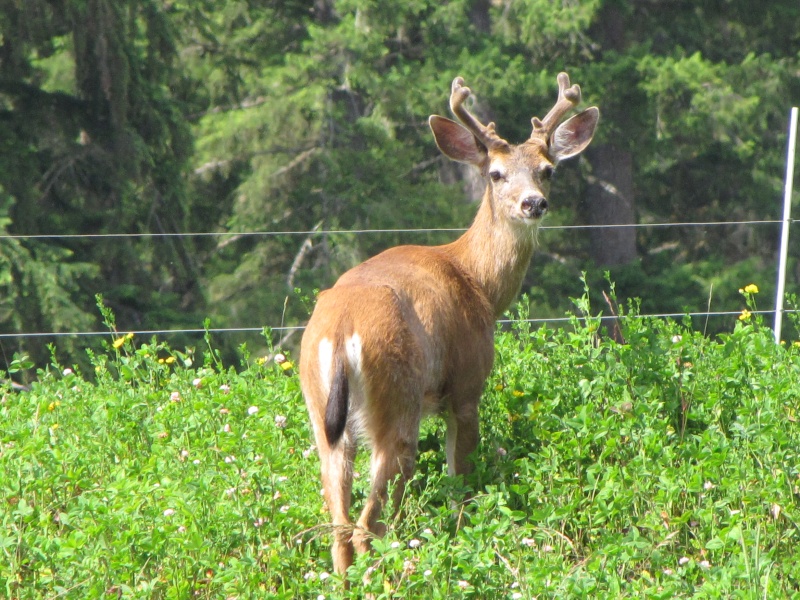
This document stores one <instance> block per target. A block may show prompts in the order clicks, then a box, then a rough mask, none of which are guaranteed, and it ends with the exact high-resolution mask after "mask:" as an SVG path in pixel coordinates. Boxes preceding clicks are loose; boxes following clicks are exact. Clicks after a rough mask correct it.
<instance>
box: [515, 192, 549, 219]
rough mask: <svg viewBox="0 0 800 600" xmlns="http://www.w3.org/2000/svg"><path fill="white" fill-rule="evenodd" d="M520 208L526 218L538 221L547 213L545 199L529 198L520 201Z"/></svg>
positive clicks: (539, 197) (538, 197)
mask: <svg viewBox="0 0 800 600" xmlns="http://www.w3.org/2000/svg"><path fill="white" fill-rule="evenodd" d="M521 208H522V212H523V213H525V216H527V217H528V218H534V219H538V218H540V217H541V216H542V215H544V213H545V211H547V198H542V197H541V196H530V197H528V198H525V200H523V201H522V206H521Z"/></svg>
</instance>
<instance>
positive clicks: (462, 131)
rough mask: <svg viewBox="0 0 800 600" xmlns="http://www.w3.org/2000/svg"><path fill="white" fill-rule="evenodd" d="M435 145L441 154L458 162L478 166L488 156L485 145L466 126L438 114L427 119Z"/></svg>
mask: <svg viewBox="0 0 800 600" xmlns="http://www.w3.org/2000/svg"><path fill="white" fill-rule="evenodd" d="M428 125H430V126H431V131H433V137H434V139H435V140H436V145H437V146H439V150H441V151H442V154H444V155H445V156H447V157H448V158H452V159H453V160H457V161H458V162H463V163H468V164H471V165H476V166H480V165H482V164H483V163H484V161H485V160H486V157H487V156H488V153H487V150H486V146H484V145H483V144H481V143H480V142H479V141H478V140H477V139H475V136H474V135H472V132H470V131H469V130H468V129H467V128H465V127H462V126H461V125H459V124H458V123H456V122H455V121H451V120H450V119H445V118H444V117H440V116H439V115H431V117H430V118H429V119H428Z"/></svg>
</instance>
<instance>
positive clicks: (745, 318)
mask: <svg viewBox="0 0 800 600" xmlns="http://www.w3.org/2000/svg"><path fill="white" fill-rule="evenodd" d="M751 314H752V313H751V312H750V311H749V310H747V309H746V308H745V309H744V310H743V311H742V314H740V315H739V320H740V321H749V320H750V316H751Z"/></svg>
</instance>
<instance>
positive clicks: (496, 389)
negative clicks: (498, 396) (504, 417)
mask: <svg viewBox="0 0 800 600" xmlns="http://www.w3.org/2000/svg"><path fill="white" fill-rule="evenodd" d="M505 387H506V386H504V385H503V384H502V383H498V384H497V385H496V386H494V391H496V392H502V391H503V390H504V389H505Z"/></svg>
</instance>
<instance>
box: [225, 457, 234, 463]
mask: <svg viewBox="0 0 800 600" xmlns="http://www.w3.org/2000/svg"><path fill="white" fill-rule="evenodd" d="M235 461H236V458H235V457H234V456H226V457H225V462H226V463H228V464H231V463H232V462H235Z"/></svg>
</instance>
